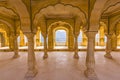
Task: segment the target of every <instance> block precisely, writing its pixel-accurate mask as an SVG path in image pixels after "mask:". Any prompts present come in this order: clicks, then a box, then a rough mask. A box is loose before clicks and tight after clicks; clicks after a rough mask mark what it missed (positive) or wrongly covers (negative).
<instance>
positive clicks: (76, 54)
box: [74, 36, 79, 59]
mask: <svg viewBox="0 0 120 80" xmlns="http://www.w3.org/2000/svg"><path fill="white" fill-rule="evenodd" d="M74 46H75V54H74V58H77V59H78V58H79V56H78V36H75V45H74Z"/></svg>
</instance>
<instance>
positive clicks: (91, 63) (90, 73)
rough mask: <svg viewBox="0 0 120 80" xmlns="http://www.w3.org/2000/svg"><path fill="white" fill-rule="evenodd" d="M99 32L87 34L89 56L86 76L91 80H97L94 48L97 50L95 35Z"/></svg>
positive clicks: (87, 57)
mask: <svg viewBox="0 0 120 80" xmlns="http://www.w3.org/2000/svg"><path fill="white" fill-rule="evenodd" d="M96 33H97V32H87V33H86V34H87V37H88V45H87V56H86V67H87V69H86V70H85V75H86V77H88V78H89V79H90V80H96V78H97V77H96V73H95V71H94V69H95V58H94V48H95V34H96Z"/></svg>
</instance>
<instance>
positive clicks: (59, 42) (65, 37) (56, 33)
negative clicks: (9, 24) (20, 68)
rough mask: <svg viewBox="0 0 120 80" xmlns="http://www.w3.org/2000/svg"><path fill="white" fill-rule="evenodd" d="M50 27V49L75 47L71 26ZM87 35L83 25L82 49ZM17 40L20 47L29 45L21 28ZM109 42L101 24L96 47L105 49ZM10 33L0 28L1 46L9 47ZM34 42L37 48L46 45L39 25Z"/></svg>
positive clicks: (79, 40)
mask: <svg viewBox="0 0 120 80" xmlns="http://www.w3.org/2000/svg"><path fill="white" fill-rule="evenodd" d="M52 29H53V28H51V29H49V32H48V39H47V43H48V45H47V46H48V49H62V48H63V49H70V48H73V46H74V43H73V41H74V40H73V37H74V36H73V33H71V32H72V29H71V30H70V29H69V28H66V27H65V26H59V27H57V26H55V28H54V29H53V30H52ZM87 41H88V40H87V36H86V34H85V33H84V31H83V29H82V27H81V28H80V33H79V36H78V48H79V49H82V48H84V47H87ZM17 42H18V46H19V47H24V48H26V47H27V46H28V39H27V37H26V36H25V35H24V34H23V32H22V31H21V30H20V32H19V35H18V37H17ZM106 42H107V37H106V35H105V27H104V26H100V28H99V31H98V33H97V34H96V37H95V46H96V47H95V48H96V49H97V48H99V47H102V48H103V49H104V48H105V46H106ZM9 43H10V41H9V35H8V34H7V32H6V31H5V30H3V29H0V47H1V48H2V47H9V45H10V44H9ZM34 43H35V48H36V47H39V48H41V49H43V48H44V47H43V46H44V38H43V35H42V33H41V29H40V27H37V32H36V35H35V36H34ZM119 46H120V34H119V35H118V36H117V48H119Z"/></svg>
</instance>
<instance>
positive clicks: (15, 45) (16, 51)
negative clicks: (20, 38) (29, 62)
mask: <svg viewBox="0 0 120 80" xmlns="http://www.w3.org/2000/svg"><path fill="white" fill-rule="evenodd" d="M13 38H14V56H13V58H18V57H19V54H18V42H17V36H16V35H15V36H14V37H13Z"/></svg>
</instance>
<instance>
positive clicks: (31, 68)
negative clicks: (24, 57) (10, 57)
mask: <svg viewBox="0 0 120 80" xmlns="http://www.w3.org/2000/svg"><path fill="white" fill-rule="evenodd" d="M25 35H26V36H27V38H28V71H27V74H26V78H31V77H34V76H35V75H36V74H37V69H36V59H35V53H34V34H33V33H25Z"/></svg>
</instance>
